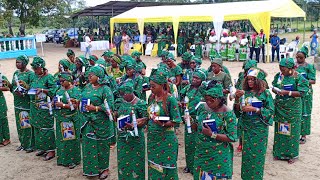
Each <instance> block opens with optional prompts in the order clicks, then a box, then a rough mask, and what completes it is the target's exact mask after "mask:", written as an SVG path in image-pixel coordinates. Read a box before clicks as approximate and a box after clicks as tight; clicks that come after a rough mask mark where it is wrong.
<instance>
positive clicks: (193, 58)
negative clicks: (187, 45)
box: [191, 56, 202, 66]
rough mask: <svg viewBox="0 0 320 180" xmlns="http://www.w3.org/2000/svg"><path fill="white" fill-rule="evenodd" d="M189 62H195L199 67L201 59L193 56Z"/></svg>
mask: <svg viewBox="0 0 320 180" xmlns="http://www.w3.org/2000/svg"><path fill="white" fill-rule="evenodd" d="M191 61H195V62H196V64H197V65H198V66H201V64H202V59H201V58H200V57H197V56H193V57H192V59H191Z"/></svg>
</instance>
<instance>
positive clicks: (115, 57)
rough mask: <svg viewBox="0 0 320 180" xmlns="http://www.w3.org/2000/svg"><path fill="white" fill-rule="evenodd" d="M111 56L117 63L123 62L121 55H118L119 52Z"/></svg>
mask: <svg viewBox="0 0 320 180" xmlns="http://www.w3.org/2000/svg"><path fill="white" fill-rule="evenodd" d="M111 58H112V59H113V60H114V61H115V62H116V63H117V64H121V62H122V58H121V57H120V56H119V55H117V54H114V55H112V56H111Z"/></svg>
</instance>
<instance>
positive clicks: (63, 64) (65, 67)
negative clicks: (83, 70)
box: [59, 59, 71, 69]
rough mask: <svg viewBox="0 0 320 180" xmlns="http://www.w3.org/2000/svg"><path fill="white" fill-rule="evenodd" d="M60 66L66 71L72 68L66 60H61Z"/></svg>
mask: <svg viewBox="0 0 320 180" xmlns="http://www.w3.org/2000/svg"><path fill="white" fill-rule="evenodd" d="M59 64H61V65H62V66H63V68H64V69H70V68H69V67H70V66H71V64H70V62H69V61H68V60H66V59H61V60H60V61H59Z"/></svg>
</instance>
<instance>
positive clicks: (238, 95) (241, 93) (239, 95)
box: [235, 89, 244, 101]
mask: <svg viewBox="0 0 320 180" xmlns="http://www.w3.org/2000/svg"><path fill="white" fill-rule="evenodd" d="M235 95H236V97H235V99H236V100H237V101H239V99H240V98H241V97H242V96H243V95H244V91H243V90H238V89H237V91H236V93H235Z"/></svg>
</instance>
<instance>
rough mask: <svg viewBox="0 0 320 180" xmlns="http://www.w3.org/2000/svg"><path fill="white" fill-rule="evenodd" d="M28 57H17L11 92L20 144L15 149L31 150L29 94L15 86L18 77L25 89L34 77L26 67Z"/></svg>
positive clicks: (32, 140)
mask: <svg viewBox="0 0 320 180" xmlns="http://www.w3.org/2000/svg"><path fill="white" fill-rule="evenodd" d="M28 63H29V58H28V57H27V56H26V55H22V56H19V57H17V59H16V67H17V69H18V70H16V71H15V72H14V74H13V78H12V88H11V89H12V93H13V97H14V114H15V117H16V126H17V132H18V138H19V141H20V146H19V147H18V148H17V149H16V150H17V151H21V150H25V151H26V152H28V153H29V152H32V151H33V148H34V136H33V135H32V134H33V129H32V127H31V125H30V96H29V95H27V92H20V91H19V88H17V84H16V81H15V80H16V79H15V77H17V78H18V82H19V85H20V86H21V87H23V88H24V89H25V90H28V89H29V86H30V83H31V81H32V80H33V78H34V72H33V71H31V70H29V69H28V68H27V65H28Z"/></svg>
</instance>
